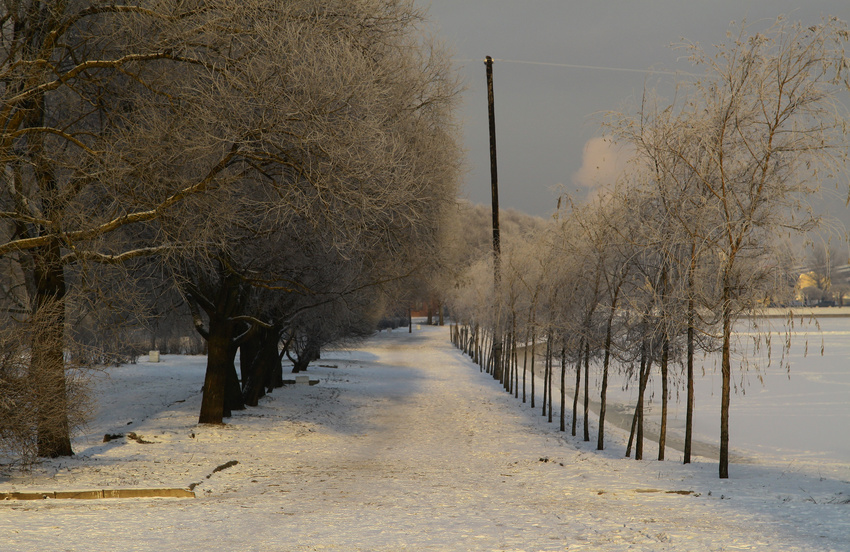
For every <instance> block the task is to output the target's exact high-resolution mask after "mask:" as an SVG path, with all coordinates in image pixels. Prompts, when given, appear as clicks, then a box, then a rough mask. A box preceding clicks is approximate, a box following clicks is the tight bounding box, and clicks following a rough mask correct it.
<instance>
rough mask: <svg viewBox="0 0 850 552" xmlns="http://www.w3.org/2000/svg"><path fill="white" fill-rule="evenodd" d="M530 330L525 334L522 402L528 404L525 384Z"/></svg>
mask: <svg viewBox="0 0 850 552" xmlns="http://www.w3.org/2000/svg"><path fill="white" fill-rule="evenodd" d="M528 334H529V332H528V330H526V332H525V347H523V349H522V402H526V392H525V382H526V380H527V379H528Z"/></svg>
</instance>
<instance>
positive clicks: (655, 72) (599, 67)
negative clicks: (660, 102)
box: [454, 58, 705, 77]
mask: <svg viewBox="0 0 850 552" xmlns="http://www.w3.org/2000/svg"><path fill="white" fill-rule="evenodd" d="M454 61H457V62H459V63H470V62H475V61H482V62H483V61H485V60H483V59H482V60H478V59H456V60H454ZM493 61H500V62H502V63H520V64H525V65H544V66H550V67H563V68H567V69H592V70H599V71H618V72H623V73H642V74H649V75H672V76H676V77H680V76H682V77H704V76H705V75H699V74H697V73H688V72H685V71H659V70H655V69H628V68H625V67H606V66H604V65H579V64H575V63H555V62H550V61H528V60H520V59H500V58H493Z"/></svg>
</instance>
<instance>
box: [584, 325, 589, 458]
mask: <svg viewBox="0 0 850 552" xmlns="http://www.w3.org/2000/svg"><path fill="white" fill-rule="evenodd" d="M589 409H590V340H587V341H585V342H584V440H585V441H590V425H589V423H588V419H587V414H588V411H589Z"/></svg>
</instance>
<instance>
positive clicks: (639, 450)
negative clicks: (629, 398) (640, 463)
mask: <svg viewBox="0 0 850 552" xmlns="http://www.w3.org/2000/svg"><path fill="white" fill-rule="evenodd" d="M651 370H652V358H651V357H650V358H648V359H647V361H646V368H645V369H644V371H643V374H641V378H640V388H639V389H638V404H637V409H636V413H637V442H636V443H635V460H643V412H644V408H643V405H644V397H645V395H646V384H647V382H648V381H649V372H650V371H651Z"/></svg>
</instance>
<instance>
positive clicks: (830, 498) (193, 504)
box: [0, 327, 850, 552]
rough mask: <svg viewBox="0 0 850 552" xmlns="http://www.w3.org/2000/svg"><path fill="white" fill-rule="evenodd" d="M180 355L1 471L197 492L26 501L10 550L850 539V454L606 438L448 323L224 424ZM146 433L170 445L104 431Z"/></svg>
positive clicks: (395, 340)
mask: <svg viewBox="0 0 850 552" xmlns="http://www.w3.org/2000/svg"><path fill="white" fill-rule="evenodd" d="M164 360H165V362H163V363H160V364H150V363H144V362H143V363H140V364H139V365H135V366H124V367H119V368H115V369H111V370H109V373H110V378H109V379H106V380H103V381H101V382H100V387H99V390H98V396H99V397H100V401H101V405H102V408H101V411H100V414H99V416H98V418H97V419H96V420H95V421H94V422H93V423H92V424H91V426H90V427H89V429H88V430H87V433H86V434H85V435H83V436H81V437H80V438H78V439H77V440H76V442H75V450H76V451H77V455H76V456H75V457H74V458H72V459H63V460H58V461H51V462H46V463H44V464H41V465H39V466H37V467H36V469H35V470H34V471H33V472H32V473H30V474H18V473H6V474H0V492H4V491H31V490H38V491H57V490H80V489H101V488H133V487H185V486H188V485H190V484H193V483H196V484H197V486H195V492H196V493H197V498H195V499H139V500H118V499H111V500H110V499H100V500H46V501H32V502H30V501H27V502H24V501H6V502H3V503H2V504H0V550H3V551H4V552H6V551H28V550H53V551H86V552H89V551H99V550H110V551H112V550H150V551H154V550H157V551H158V550H168V549H170V550H181V551H183V550H199V551H200V550H204V551H206V550H240V551H242V550H244V551H253V550H256V551H264V552H265V551H275V550H287V551H288V550H292V551H306V550H340V551H348V550H384V551H396V550H415V551H419V550H446V551H454V550H475V551H478V550H481V551H495V550H500V551H519V550H523V551H538V550H547V551H554V550H601V551H614V550H653V551H655V550H764V551H767V550H770V551H777V550H778V551H797V550H799V551H812V550H815V551H819V550H835V551H847V550H850V459H847V458H844V460H843V461H841V459H840V458H838V459H837V460H835V461H832V462H830V463H826V464H823V465H820V464H817V463H813V462H798V461H796V460H794V459H793V458H791V459H790V460H789V457H787V456H784V455H783V453H782V452H781V451H778V452H777V453H776V454H774V455H760V454H753V453H752V452H750V453H749V456H750V459H751V462H749V463H746V464H734V465H733V466H732V468H731V474H732V478H731V479H729V480H718V479H717V466H716V462H715V460H714V459H708V458H698V461H697V462H696V463H694V464H691V465H689V466H683V465H681V464H679V463H678V462H676V461H673V460H671V461H667V462H663V463H661V462H657V461H652V460H646V461H642V462H635V461H632V460H627V459H623V458H622V455H623V451H624V446H623V441H624V434H623V433H621V432H618V431H612V433H611V435H610V439H609V442H610V445H609V449H608V450H607V451H605V452H602V453H600V452H597V451H595V450H594V449H595V442H594V443H593V445H594V446H591V444H590V443H584V442H582V441H581V440H576V439H575V438H572V437H569V436H566V435H564V434H562V433H560V432H559V431H557V427H556V426H553V425H550V424H548V423H546V421H545V418H542V417H541V416H540V415H539V412H538V411H537V409H535V410H534V411H532V410H531V409H530V407H529V406H527V405H522V404H521V403H519V402H518V401H517V400H516V399H514V398H513V397H511V396H509V395H507V394H506V393H505V392H504V391H502V390H501V388H500V386H499V385H498V383H497V382H495V381H494V380H492V379H491V378H489V377H488V376H486V375H484V374H481V373H480V372H479V371H478V368H477V366H475V365H473V364H472V363H471V362H469V361H468V360H467V359H465V358H464V357H462V356H461V355H460V353H459V352H457V351H456V350H454V349H452V348H451V346H450V345H449V344H448V330H447V329H446V328H428V327H423V329H422V330H421V331H415V332H414V333H413V334H412V335H409V334H407V333H406V332H402V333H392V334H387V333H383V334H380V335H379V336H377V337H375V338H373V339H372V340H370V341H369V342H368V343H366V344H365V346H363V347H362V348H360V349H358V350H357V351H353V352H350V353H344V352H340V353H334V352H329V353H327V354H326V355H324V358H323V359H322V361H320V363H319V364H320V365H319V366H316V367H314V368H311V373H312V377H314V378H315V377H318V378H319V379H320V383H319V384H318V385H315V386H287V387H285V388H283V389H279V390H276V391H275V392H274V393H273V394H272V395H271V396H269V397H267V398H265V399H263V400H262V401H261V405H260V406H259V407H258V408H252V409H249V410H246V411H244V412H239V413H237V414H236V415H235V416H234V417H233V418H232V419H231V420H230V421H229V423H228V424H227V425H225V426H222V427H213V426H198V425H197V424H196V423H195V420H196V417H197V412H198V408H199V403H200V395H199V391H200V387H201V383H202V380H203V362H204V359H203V358H200V357H194V358H192V357H189V358H186V357H165V358H164ZM846 380H847V378H845V379H844V381H846ZM733 407H734V403H733ZM845 423H846V421H845ZM845 427H846V426H845ZM129 431H133V432H135V433H136V434H137V435H138V436H139V437H141V438H142V439H143V440H145V441H150V443H149V444H142V443H138V442H136V441H131V440H127V439H126V438H122V439H117V440H114V441H111V442H108V443H102V438H103V435H104V434H105V433H126V432H129ZM647 446H648V448H647V450H648V451H649V453H648V456H653V448H654V447H653V446H652V445H651V444H647ZM668 457H670V458H673V457H674V456H673V455H672V454H671V455H669V456H668ZM232 460H235V461H237V462H238V464H236V465H234V466H232V467H229V468H228V469H224V470H222V471H218V472H216V473H213V471H214V470H215V468H216V467H217V466H222V465H224V464H225V463H227V462H229V461H232ZM208 476H209V477H208ZM671 491H673V492H671ZM675 491H682V492H683V494H677V493H676V492H675ZM686 493H689V494H686Z"/></svg>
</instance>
